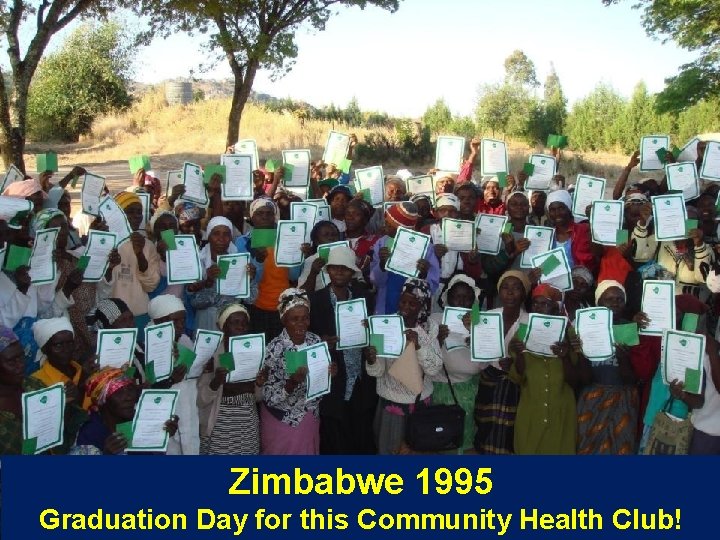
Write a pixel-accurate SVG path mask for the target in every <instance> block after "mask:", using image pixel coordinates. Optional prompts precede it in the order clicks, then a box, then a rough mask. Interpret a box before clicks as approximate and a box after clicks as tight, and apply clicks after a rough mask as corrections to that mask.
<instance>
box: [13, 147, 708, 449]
mask: <svg viewBox="0 0 720 540" xmlns="http://www.w3.org/2000/svg"><path fill="white" fill-rule="evenodd" d="M353 142H354V141H353ZM704 146H705V143H703V142H700V143H698V148H697V156H698V157H697V164H698V166H699V165H700V164H701V163H702V160H703V152H704ZM478 147H479V144H478V141H477V140H473V141H472V142H471V144H470V149H471V151H470V154H469V156H468V157H467V158H466V159H464V160H463V163H462V166H461V167H460V172H459V174H452V175H436V176H435V177H434V181H435V189H436V193H435V194H434V196H431V195H430V194H427V193H425V194H413V193H411V192H409V191H408V187H407V186H408V184H407V179H408V178H410V177H412V176H413V173H412V172H410V171H406V170H403V171H399V172H398V174H397V175H393V176H388V177H387V178H386V179H385V201H386V202H388V203H394V204H389V205H380V206H373V205H371V204H370V203H369V202H368V201H367V200H366V198H364V197H363V193H361V192H360V193H358V192H356V190H354V189H353V188H352V182H351V181H350V175H349V174H347V173H344V172H343V171H341V170H339V169H338V168H337V167H335V166H334V165H332V164H325V163H323V162H313V163H312V166H311V175H310V176H311V179H310V185H309V188H308V191H309V192H308V194H307V195H308V197H307V198H308V199H313V200H318V199H324V201H325V203H326V204H327V206H328V207H329V214H330V215H329V216H328V218H329V219H327V220H320V221H317V222H316V223H315V225H314V227H313V228H312V231H311V233H310V239H311V241H310V242H309V243H307V244H304V245H303V246H302V251H303V254H304V262H303V263H302V264H300V265H298V266H295V267H290V268H288V267H285V266H279V265H278V264H276V260H275V251H274V248H273V247H272V246H269V247H254V246H253V245H252V239H253V234H252V231H253V230H262V229H268V230H270V229H275V228H276V227H277V223H278V221H279V220H287V219H290V203H291V202H293V201H301V200H302V198H301V197H299V196H298V195H297V194H296V193H295V192H293V191H292V190H289V189H286V188H285V187H284V186H283V176H284V172H283V168H282V167H277V168H275V170H274V171H272V172H270V171H268V170H266V169H265V168H264V167H261V168H259V169H258V170H255V171H254V172H253V184H254V199H253V200H252V201H247V202H241V201H224V200H223V198H222V189H221V183H222V178H221V177H219V176H213V177H212V178H211V179H210V180H209V182H208V184H207V195H208V200H209V202H208V204H207V205H206V206H202V205H199V204H196V203H193V202H190V201H188V200H185V199H183V193H184V186H183V185H182V184H181V185H178V186H175V187H173V188H172V189H171V190H169V191H168V192H165V193H164V190H163V188H162V186H161V182H160V181H159V180H158V179H157V178H156V177H155V176H154V174H153V173H152V172H151V171H146V170H144V169H139V170H138V171H137V172H136V173H135V175H134V178H133V179H132V185H131V186H130V187H129V188H128V189H127V190H126V191H123V192H120V193H116V194H114V199H115V201H116V202H117V205H118V206H119V207H120V208H121V209H122V211H123V212H124V213H125V214H126V216H127V221H128V223H129V226H130V228H131V229H132V234H131V235H130V237H129V238H128V240H127V241H125V242H123V243H121V244H120V245H119V246H118V247H117V248H116V249H115V250H113V251H112V252H111V253H110V255H109V257H108V264H107V270H106V272H105V275H104V277H103V279H101V280H100V281H99V282H87V281H84V279H83V270H82V269H81V267H79V266H78V260H79V259H80V258H81V257H82V256H83V254H84V253H85V249H86V247H85V244H86V241H87V236H88V233H89V231H91V230H108V225H107V223H105V222H104V221H103V219H102V217H96V216H92V215H88V214H84V213H82V212H81V211H79V212H77V213H76V214H75V215H74V216H73V215H71V195H70V192H69V191H68V189H67V188H68V184H69V183H70V182H71V180H72V179H74V178H78V177H82V175H83V174H84V173H85V172H86V171H85V170H84V169H83V168H81V167H74V168H73V170H72V171H71V172H70V174H68V175H67V176H65V177H64V178H62V179H61V180H60V181H59V182H58V183H57V184H53V178H52V174H51V173H49V172H43V174H41V176H40V179H39V180H36V179H34V178H32V177H29V176H27V177H26V179H25V180H20V181H17V182H14V183H12V184H10V185H9V186H8V187H7V188H6V189H5V191H4V192H3V194H2V195H3V197H14V198H20V199H25V200H27V201H30V202H31V203H32V211H31V212H29V213H23V215H18V216H2V217H3V220H0V244H2V245H3V246H4V247H5V252H6V253H7V252H8V251H9V247H10V246H12V245H16V246H22V247H29V246H32V243H33V239H34V238H35V236H36V235H37V234H38V232H40V231H43V230H45V229H48V228H59V233H58V236H57V240H56V249H55V252H54V262H55V264H56V265H57V276H56V279H55V280H54V281H53V282H51V283H44V284H34V283H32V279H31V276H30V272H29V270H30V269H29V268H28V267H27V266H26V265H21V266H19V267H17V268H16V269H14V270H12V271H8V270H6V269H3V271H2V272H0V435H1V436H0V454H18V453H21V452H22V446H23V417H22V416H23V411H22V406H21V400H22V395H23V393H25V392H30V391H33V390H37V389H39V388H43V387H47V386H50V385H53V384H56V383H62V384H64V385H65V395H66V401H65V422H64V426H63V429H64V437H63V443H62V445H60V446H56V447H55V448H53V449H51V450H49V451H48V453H52V454H67V453H69V454H122V453H125V449H126V448H127V447H128V444H129V441H128V440H127V435H126V434H123V433H122V432H121V431H119V430H118V429H117V426H119V425H121V424H123V423H124V422H127V421H129V420H132V419H133V415H134V411H135V407H136V404H137V401H138V399H139V396H140V393H141V391H142V390H143V389H146V388H166V389H170V388H171V389H174V390H177V391H178V403H177V408H176V415H174V416H173V417H172V418H169V419H168V422H167V423H166V424H165V429H166V430H167V431H168V434H169V443H168V447H167V454H184V455H197V454H201V455H219V454H244V455H255V454H265V455H270V454H376V453H379V454H397V453H409V452H413V450H412V448H409V447H408V445H407V444H406V440H405V433H406V426H407V423H408V417H409V415H412V414H413V412H414V411H415V410H416V409H417V407H419V406H422V405H423V404H426V405H429V404H447V405H452V404H455V403H457V404H459V405H460V406H461V407H462V409H463V410H464V411H465V423H464V433H463V440H462V444H461V445H460V448H459V449H458V450H457V452H460V453H481V454H576V453H577V454H633V453H638V452H643V451H644V449H645V446H646V444H647V441H648V436H649V434H650V431H651V428H652V425H653V421H654V419H655V418H656V415H657V413H658V412H660V411H663V410H667V411H669V412H670V413H671V414H672V415H673V417H674V418H676V419H678V420H681V419H686V418H690V420H691V422H692V427H693V429H692V436H691V441H690V443H689V448H688V452H689V453H691V454H720V394H719V393H718V391H719V390H720V357H719V356H718V345H717V341H716V331H717V326H718V315H719V314H720V304H718V302H717V300H718V293H720V287H718V285H717V281H718V280H717V274H718V272H716V270H717V265H716V261H717V260H718V251H717V249H718V244H720V239H719V237H718V221H717V217H716V213H717V208H716V201H717V199H718V197H717V196H718V191H719V190H720V183H717V182H706V183H705V187H704V189H703V191H702V192H701V194H700V196H699V197H697V198H696V199H694V200H690V201H687V215H688V217H689V218H694V219H697V220H698V225H697V228H695V229H692V230H690V231H689V232H688V238H686V239H683V240H677V241H656V239H655V231H654V223H653V221H652V218H651V216H652V205H651V197H653V196H657V195H662V194H664V193H665V192H667V183H666V181H665V179H664V178H663V177H662V173H659V175H658V176H660V177H659V178H655V179H650V178H648V179H645V180H643V181H642V182H638V183H635V184H629V182H628V178H629V175H630V172H631V171H632V170H633V169H634V168H635V167H636V166H637V165H638V162H639V158H638V153H635V154H634V155H633V156H632V157H631V158H630V161H629V163H628V165H627V167H625V169H624V170H623V172H622V174H621V175H620V177H619V178H618V179H617V181H616V183H615V185H614V188H613V193H612V195H611V196H610V197H608V199H614V200H621V201H623V203H624V224H623V228H624V229H625V230H626V231H627V233H628V234H627V241H625V242H623V243H621V244H619V245H616V246H609V245H599V244H596V243H594V242H593V238H592V230H591V227H590V223H589V220H588V219H578V217H577V216H574V215H573V212H572V211H571V209H572V206H573V204H572V200H573V199H572V186H571V185H567V182H566V179H565V177H564V176H562V175H561V174H556V175H555V177H554V178H553V181H552V185H551V187H550V189H549V190H546V191H532V192H528V191H526V190H525V189H524V186H525V184H526V182H527V179H528V175H527V173H526V172H525V171H519V172H518V173H517V174H514V175H513V174H508V175H507V178H503V179H502V181H501V180H500V179H499V178H498V177H496V176H485V177H483V176H481V175H479V174H478V169H479V158H478ZM352 148H353V144H351V146H350V152H352ZM228 151H229V152H230V153H232V148H230V149H228ZM349 157H350V158H351V155H350V156H349ZM668 159H669V160H672V156H671V155H668ZM261 165H262V162H261ZM698 169H699V167H698ZM557 172H558V173H559V171H557ZM430 173H431V174H435V173H436V171H430ZM138 193H147V194H149V195H150V201H151V206H152V208H151V212H150V214H151V218H150V219H149V221H148V223H147V224H146V225H145V227H143V226H142V222H143V212H144V210H143V205H142V201H141V199H140V197H139V195H138ZM588 212H589V211H588ZM479 214H490V215H494V216H508V219H509V222H510V223H512V228H511V230H510V232H505V233H502V235H501V240H502V243H501V248H500V251H499V253H498V254H487V253H480V252H478V250H477V249H475V250H469V251H466V252H461V251H453V250H451V249H448V247H447V246H446V245H444V244H443V235H442V220H443V219H446V218H450V219H459V220H469V221H475V220H476V218H477V216H478V215H479ZM528 225H539V226H546V227H549V228H552V229H553V230H554V239H553V245H552V247H553V248H557V247H561V248H563V250H564V252H565V255H566V257H567V260H568V262H569V265H570V267H571V270H572V274H571V275H572V288H571V289H570V290H566V291H560V290H558V289H557V288H555V287H554V286H552V285H550V284H547V283H544V282H543V281H544V280H543V279H542V272H541V269H540V268H523V267H521V265H520V260H521V258H522V254H523V252H524V251H526V250H528V249H529V247H530V245H531V240H530V239H528V238H527V237H526V235H525V227H526V226H528ZM403 228H404V229H411V230H414V231H419V232H422V233H425V234H427V235H429V237H430V239H431V242H430V243H429V246H428V248H427V250H426V252H425V254H424V257H422V258H420V259H419V260H418V261H417V269H416V270H417V271H416V275H415V277H407V276H404V275H400V274H398V273H395V272H393V271H392V270H390V269H388V268H387V267H386V264H387V262H388V259H389V258H390V256H391V246H392V243H393V240H394V238H395V236H396V234H397V232H398V230H401V229H403ZM168 230H172V231H173V232H174V233H175V234H187V235H194V236H195V238H196V240H197V244H198V246H199V247H200V249H199V254H198V256H199V260H200V265H201V269H202V277H201V279H200V280H199V281H197V282H194V283H187V284H177V283H173V284H169V283H168V279H167V254H168V245H167V243H166V241H165V239H164V238H166V237H164V236H163V232H164V231H168ZM341 240H347V241H348V246H347V247H346V246H340V247H335V248H333V249H332V250H330V251H329V254H327V256H325V257H321V256H320V251H321V248H322V246H323V245H325V244H331V243H333V242H338V241H341ZM235 253H247V254H249V256H250V259H249V260H250V263H249V264H248V266H247V268H246V271H247V274H248V275H249V278H250V291H249V294H248V295H247V297H246V298H242V299H238V298H236V297H232V296H226V295H223V294H220V293H219V292H218V288H217V287H216V280H217V279H218V278H219V277H220V275H221V269H220V268H219V266H218V257H220V256H222V255H228V254H235ZM646 279H664V280H671V281H674V282H675V284H676V291H677V296H676V297H675V304H676V316H677V319H678V323H677V324H678V326H677V327H678V328H680V324H681V323H680V321H681V320H682V317H683V315H684V314H686V313H694V314H697V315H698V321H699V322H698V324H697V327H696V330H695V331H696V332H697V333H699V334H703V335H704V336H705V337H706V351H705V357H704V363H703V368H704V379H703V380H704V383H703V385H702V388H701V391H700V393H699V394H694V393H689V392H687V391H686V390H685V388H684V386H683V383H682V382H680V381H678V380H674V381H665V380H664V379H663V377H662V376H661V371H662V370H661V341H662V338H661V336H658V335H642V334H641V335H640V336H639V343H638V344H637V345H632V346H629V345H624V344H621V343H617V344H615V345H614V346H613V348H612V349H613V351H614V353H613V356H612V357H611V358H609V359H604V360H602V361H591V360H589V359H588V358H586V357H585V356H584V354H583V347H582V340H581V339H580V338H579V337H578V334H577V333H576V332H575V331H574V329H573V322H574V321H575V314H576V312H577V311H578V310H579V309H583V308H587V307H590V306H598V307H606V308H608V309H609V310H610V311H611V313H612V321H613V323H614V324H623V323H632V322H634V323H636V324H637V325H638V327H639V328H640V329H642V328H644V327H646V326H647V325H648V324H649V323H650V321H651V319H652V317H653V313H643V312H642V310H641V304H640V298H641V291H642V284H643V280H646ZM354 299H364V300H365V302H366V306H367V311H368V314H370V315H394V314H397V315H400V316H401V317H402V320H403V323H404V328H405V337H406V342H407V346H408V347H412V348H413V349H415V351H416V356H415V358H416V361H417V364H418V365H419V369H420V372H421V375H422V389H421V391H420V392H419V394H418V393H417V392H415V391H414V390H413V389H411V388H409V387H408V386H407V385H406V384H404V383H403V382H401V381H400V380H399V379H398V378H396V377H395V376H394V375H393V373H394V371H393V369H392V368H393V364H394V362H396V361H397V360H396V359H395V358H390V357H384V356H382V354H381V353H382V351H379V350H378V348H377V347H376V346H372V345H370V346H366V347H358V348H350V349H347V348H342V349H339V348H338V347H337V343H338V333H339V329H338V328H337V327H336V318H335V316H334V313H335V310H336V305H337V304H338V302H343V301H347V300H354ZM473 306H478V308H479V310H480V311H482V312H493V313H499V314H500V315H501V317H502V321H503V328H504V332H505V336H504V338H505V346H506V350H507V357H505V358H498V359H496V360H494V361H491V362H478V361H473V360H472V358H471V352H470V348H469V341H467V342H466V346H464V347H463V346H460V347H452V348H451V350H448V346H447V343H446V340H447V339H448V337H449V335H450V331H449V328H448V326H446V325H445V324H443V311H444V309H445V308H447V307H452V308H463V309H467V310H472V309H473ZM532 313H539V314H544V315H562V316H566V317H567V318H568V320H569V322H570V325H569V328H568V331H567V332H566V333H565V335H564V337H563V340H562V341H559V342H557V343H555V344H554V345H553V347H552V355H550V356H548V355H540V354H536V353H534V352H530V351H528V350H527V349H526V347H525V342H524V341H523V338H522V332H521V329H522V328H523V327H524V326H525V325H526V324H527V322H528V318H529V316H530V314H532ZM166 322H172V324H173V326H174V329H175V333H174V335H175V341H176V343H177V344H178V346H182V347H184V348H189V349H192V348H193V340H194V338H195V336H196V333H197V331H198V330H215V331H219V332H222V334H223V337H222V340H221V342H220V345H219V347H218V349H217V351H216V352H215V354H214V355H213V357H212V358H211V359H210V360H209V361H208V362H207V365H205V366H204V369H203V370H202V374H201V375H200V376H199V377H196V378H190V377H189V373H188V369H187V367H186V366H185V365H183V364H182V363H178V364H177V365H175V366H174V368H173V369H172V373H171V374H170V376H169V377H168V378H166V379H164V380H161V381H153V380H152V378H149V377H147V373H146V368H147V365H146V361H145V352H144V344H143V333H142V330H143V329H144V328H145V327H146V326H147V325H148V324H159V323H166ZM464 324H465V326H466V328H467V329H468V330H470V328H471V320H470V316H467V317H465V319H464ZM129 328H137V329H139V330H140V331H139V332H138V336H139V337H138V342H137V344H136V346H135V355H134V361H133V363H132V366H131V367H134V368H135V369H133V370H128V369H126V368H125V367H122V368H112V367H103V368H100V367H99V358H98V354H96V353H97V352H98V351H96V348H97V345H96V341H97V333H98V331H99V330H101V329H129ZM251 333H253V334H264V336H265V343H266V350H265V357H264V362H263V365H262V367H261V369H260V370H259V371H258V373H257V376H256V378H255V380H253V381H248V382H228V368H227V366H226V365H224V363H223V362H222V361H221V357H222V355H223V353H225V352H226V351H229V350H230V347H229V342H230V340H231V338H233V337H237V336H243V335H247V334H251ZM321 342H325V343H326V344H327V346H328V348H329V350H330V356H331V360H332V361H331V363H330V367H329V372H330V376H331V388H330V392H329V393H327V394H325V395H322V396H320V397H308V392H307V384H308V383H307V380H308V379H307V373H308V368H307V367H306V366H300V367H298V368H297V369H296V370H294V371H291V370H290V369H289V368H288V366H287V360H286V358H287V353H288V352H289V351H290V352H292V351H298V350H302V349H303V348H305V347H308V346H312V345H314V344H317V343H321ZM99 354H100V355H102V350H100V351H99Z"/></svg>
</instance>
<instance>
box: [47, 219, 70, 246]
mask: <svg viewBox="0 0 720 540" xmlns="http://www.w3.org/2000/svg"><path fill="white" fill-rule="evenodd" d="M55 227H57V228H59V229H60V230H59V231H58V235H57V240H56V241H55V246H56V247H57V249H65V248H66V247H67V244H68V234H69V233H70V231H69V229H68V224H67V219H66V218H65V217H63V216H55V217H54V218H52V219H51V220H50V221H48V224H47V228H48V229H54V228H55Z"/></svg>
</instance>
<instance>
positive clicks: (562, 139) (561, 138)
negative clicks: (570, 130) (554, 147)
mask: <svg viewBox="0 0 720 540" xmlns="http://www.w3.org/2000/svg"><path fill="white" fill-rule="evenodd" d="M557 143H558V148H565V147H566V146H567V145H568V138H567V135H558V139H557Z"/></svg>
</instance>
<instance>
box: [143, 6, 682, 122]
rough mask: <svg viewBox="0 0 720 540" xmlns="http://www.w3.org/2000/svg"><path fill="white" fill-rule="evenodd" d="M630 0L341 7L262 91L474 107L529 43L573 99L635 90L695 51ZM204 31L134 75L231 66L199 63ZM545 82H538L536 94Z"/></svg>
mask: <svg viewBox="0 0 720 540" xmlns="http://www.w3.org/2000/svg"><path fill="white" fill-rule="evenodd" d="M633 3H634V2H632V1H631V0H625V1H624V2H621V3H620V4H619V5H615V6H612V7H605V6H604V5H603V4H602V2H601V0H404V1H402V2H401V3H400V9H399V10H398V11H397V12H396V13H389V12H387V11H384V10H381V9H379V8H374V7H368V8H366V9H365V11H361V10H360V9H359V8H341V9H340V10H339V13H338V14H337V15H335V16H333V17H332V18H331V19H330V21H329V23H328V24H327V28H326V30H325V31H323V32H315V31H309V30H308V29H300V30H299V31H298V33H297V36H296V42H297V45H298V49H299V54H298V57H297V59H296V63H295V66H294V68H293V70H292V71H291V72H290V73H289V74H288V75H286V76H284V77H283V78H281V79H279V80H277V81H272V80H271V77H270V73H268V72H264V71H261V72H260V73H258V75H257V76H256V79H255V85H254V90H255V91H256V92H261V93H267V94H270V95H273V96H275V97H279V98H284V97H291V98H293V99H299V100H304V101H307V102H308V103H310V104H312V105H315V106H323V105H328V104H330V103H334V104H336V105H340V106H344V105H346V104H347V103H348V102H349V101H350V99H352V98H353V97H356V98H357V99H358V102H359V104H360V107H361V109H363V110H378V111H385V112H388V113H389V114H391V115H394V116H411V117H417V116H421V115H422V113H423V112H424V111H425V109H426V108H427V107H428V106H430V105H432V104H433V103H434V102H435V101H436V100H437V99H438V98H443V99H445V101H446V103H447V104H448V106H449V107H450V109H451V110H452V111H453V113H455V114H462V115H468V114H472V113H473V110H474V108H475V103H476V100H477V92H478V88H479V86H480V85H483V84H491V83H495V82H499V81H501V80H502V78H503V74H504V68H503V61H504V60H505V58H506V57H507V56H509V55H510V54H511V53H512V52H513V50H515V49H521V50H522V51H524V52H525V54H526V55H527V56H528V57H529V58H530V59H531V60H532V61H533V62H534V64H535V69H536V73H537V78H538V80H539V81H540V82H541V83H542V82H543V81H544V80H545V77H546V76H547V74H548V72H549V71H550V65H551V63H552V64H554V66H555V69H556V71H557V73H558V75H559V77H560V81H561V84H562V86H563V90H564V92H565V94H566V96H567V97H568V100H569V103H570V104H572V103H573V102H574V101H576V100H578V99H580V98H582V97H583V96H585V95H587V94H588V93H589V92H590V91H591V90H592V89H593V88H594V87H595V86H596V85H597V84H598V83H599V82H601V81H602V82H606V83H609V84H610V85H612V86H613V87H614V88H615V89H616V90H617V91H619V92H620V93H621V94H622V95H625V96H629V95H630V94H631V93H632V90H633V88H634V86H635V85H636V84H637V83H638V81H640V80H643V81H645V83H646V84H647V86H648V89H649V90H650V91H651V92H658V91H660V90H662V88H663V86H664V82H663V81H664V79H665V78H667V77H669V76H672V75H674V74H675V73H676V72H677V68H678V67H679V66H680V65H682V64H684V63H687V62H689V61H691V60H692V59H693V58H694V55H693V54H692V53H690V52H687V51H683V50H681V49H679V48H678V47H676V46H675V45H674V43H672V42H668V43H665V44H663V43H662V42H661V41H659V40H657V39H653V38H650V37H647V36H646V34H645V31H644V29H643V27H642V24H641V17H640V16H641V13H640V12H639V11H637V10H633V9H632V7H631V6H632V4H633ZM200 41H201V38H197V37H195V38H191V37H188V36H185V35H176V36H173V37H170V38H168V39H164V40H163V39H157V40H156V41H155V42H153V44H152V45H150V46H149V47H146V48H144V49H142V50H141V51H140V53H139V56H138V60H137V63H136V65H137V66H139V67H140V68H139V69H138V70H137V73H136V79H137V80H139V81H141V82H144V83H158V82H161V81H163V80H166V79H171V78H177V77H188V76H190V74H191V70H192V71H193V72H194V73H193V74H194V76H195V77H198V78H208V79H223V78H228V77H230V76H231V73H230V69H229V67H228V66H227V64H226V63H225V62H224V61H221V62H220V63H219V64H218V65H217V67H216V68H215V69H213V70H212V71H210V72H207V73H199V72H198V66H199V65H200V64H202V63H204V62H205V61H206V53H203V52H202V51H201V50H200V48H199V47H198V43H199V42H200ZM541 91H542V88H540V89H539V92H541Z"/></svg>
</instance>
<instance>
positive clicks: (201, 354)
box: [185, 330, 223, 379]
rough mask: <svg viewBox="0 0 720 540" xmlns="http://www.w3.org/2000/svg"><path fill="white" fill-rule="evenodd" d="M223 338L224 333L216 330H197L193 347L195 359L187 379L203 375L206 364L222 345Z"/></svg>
mask: <svg viewBox="0 0 720 540" xmlns="http://www.w3.org/2000/svg"><path fill="white" fill-rule="evenodd" d="M222 338H223V333H222V332H217V331H215V330H198V331H197V333H196V334H195V345H194V347H193V352H194V353H195V360H193V363H192V366H190V369H189V370H188V372H187V375H186V376H185V378H186V379H197V378H198V377H200V375H202V373H203V371H204V369H205V366H206V365H207V363H208V362H209V361H210V359H211V358H212V357H213V355H214V354H215V351H217V348H218V347H219V346H220V341H221V340H222Z"/></svg>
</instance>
